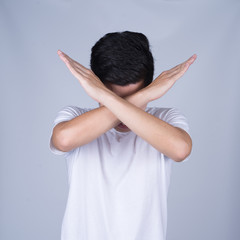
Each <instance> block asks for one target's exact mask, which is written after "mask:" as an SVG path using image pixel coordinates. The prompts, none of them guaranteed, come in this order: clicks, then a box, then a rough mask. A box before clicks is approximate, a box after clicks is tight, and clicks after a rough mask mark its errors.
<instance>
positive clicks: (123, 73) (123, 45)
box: [90, 31, 154, 86]
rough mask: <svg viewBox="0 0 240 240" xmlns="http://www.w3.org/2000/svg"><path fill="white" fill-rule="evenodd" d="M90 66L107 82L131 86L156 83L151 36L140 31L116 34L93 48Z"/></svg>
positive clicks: (107, 37) (100, 41)
mask: <svg viewBox="0 0 240 240" xmlns="http://www.w3.org/2000/svg"><path fill="white" fill-rule="evenodd" d="M90 66H91V69H92V71H93V72H94V73H95V74H96V75H97V76H98V77H99V78H100V80H101V81H102V82H103V83H104V84H105V83H114V84H117V85H121V86H124V85H128V84H130V83H136V82H139V81H141V80H144V86H147V85H149V84H150V83H151V82H152V80H153V73H154V61H153V56H152V53H151V51H150V47H149V41H148V39H147V37H146V36H145V35H144V34H142V33H138V32H129V31H124V32H113V33H107V34H106V35H104V36H103V37H102V38H100V39H99V40H98V41H97V42H96V44H95V45H94V46H93V47H92V52H91V61H90Z"/></svg>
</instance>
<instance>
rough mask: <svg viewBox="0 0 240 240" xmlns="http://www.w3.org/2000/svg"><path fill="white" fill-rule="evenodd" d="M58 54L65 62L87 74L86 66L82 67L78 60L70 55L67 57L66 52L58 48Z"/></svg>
mask: <svg viewBox="0 0 240 240" xmlns="http://www.w3.org/2000/svg"><path fill="white" fill-rule="evenodd" d="M58 55H59V57H60V58H61V59H62V60H63V61H64V62H65V63H66V64H67V63H69V64H71V65H72V67H73V68H76V69H78V70H79V71H80V72H81V73H82V74H84V75H87V74H88V70H89V69H88V68H86V67H84V66H83V65H82V64H80V63H79V62H77V61H75V60H74V59H72V58H71V57H69V56H68V55H67V54H65V53H64V52H62V51H60V50H58Z"/></svg>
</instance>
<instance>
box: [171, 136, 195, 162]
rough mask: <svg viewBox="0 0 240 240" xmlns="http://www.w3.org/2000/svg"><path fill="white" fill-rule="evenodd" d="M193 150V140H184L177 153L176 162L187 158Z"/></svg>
mask: <svg viewBox="0 0 240 240" xmlns="http://www.w3.org/2000/svg"><path fill="white" fill-rule="evenodd" d="M191 151H192V141H191V140H190V141H189V142H183V143H181V144H180V146H179V147H178V150H177V151H176V153H175V157H174V159H173V160H174V161H176V162H182V161H183V160H184V159H186V158H187V157H188V156H189V155H190V154H191Z"/></svg>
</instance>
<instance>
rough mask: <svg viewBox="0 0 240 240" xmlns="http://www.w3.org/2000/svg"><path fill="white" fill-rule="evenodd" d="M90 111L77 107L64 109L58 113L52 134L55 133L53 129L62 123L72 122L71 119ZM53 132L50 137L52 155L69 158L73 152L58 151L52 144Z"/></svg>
mask: <svg viewBox="0 0 240 240" xmlns="http://www.w3.org/2000/svg"><path fill="white" fill-rule="evenodd" d="M89 110H90V109H85V108H79V107H76V106H66V107H64V108H62V109H61V110H60V111H59V112H58V113H57V116H56V118H55V120H54V122H53V127H52V132H53V128H54V127H55V126H56V125H57V124H58V123H60V122H64V121H70V120H71V119H73V118H75V117H78V116H79V115H81V114H83V113H85V112H87V111H89ZM52 132H51V135H50V141H49V147H50V150H51V152H52V153H54V154H56V155H63V156H64V157H67V156H68V155H69V154H70V153H71V152H72V151H74V150H71V151H69V152H63V151H60V150H58V149H57V148H56V147H55V146H54V145H53V143H52V139H51V136H52Z"/></svg>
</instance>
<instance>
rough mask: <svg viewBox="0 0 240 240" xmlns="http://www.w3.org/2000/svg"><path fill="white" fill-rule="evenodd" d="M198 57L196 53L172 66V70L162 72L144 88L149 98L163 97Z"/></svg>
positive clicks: (150, 99)
mask: <svg viewBox="0 0 240 240" xmlns="http://www.w3.org/2000/svg"><path fill="white" fill-rule="evenodd" d="M196 58H197V55H196V54H194V55H193V56H192V57H190V58H189V59H188V60H186V61H185V62H183V63H181V64H179V65H177V66H176V67H174V68H171V69H170V70H167V71H164V72H162V73H161V74H160V75H159V76H158V77H157V78H156V79H155V80H154V81H153V82H152V83H151V84H149V85H148V86H147V87H145V88H144V89H143V91H144V92H145V93H146V94H147V96H148V100H149V101H153V100H156V99H158V98H160V97H162V96H163V95H164V94H165V93H166V92H167V91H168V90H169V89H170V88H171V87H172V86H173V84H174V83H175V82H176V81H177V80H178V79H179V78H180V77H182V76H183V74H184V73H185V72H186V71H187V70H188V68H189V66H190V65H191V64H192V63H193V62H194V61H195V59H196Z"/></svg>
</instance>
